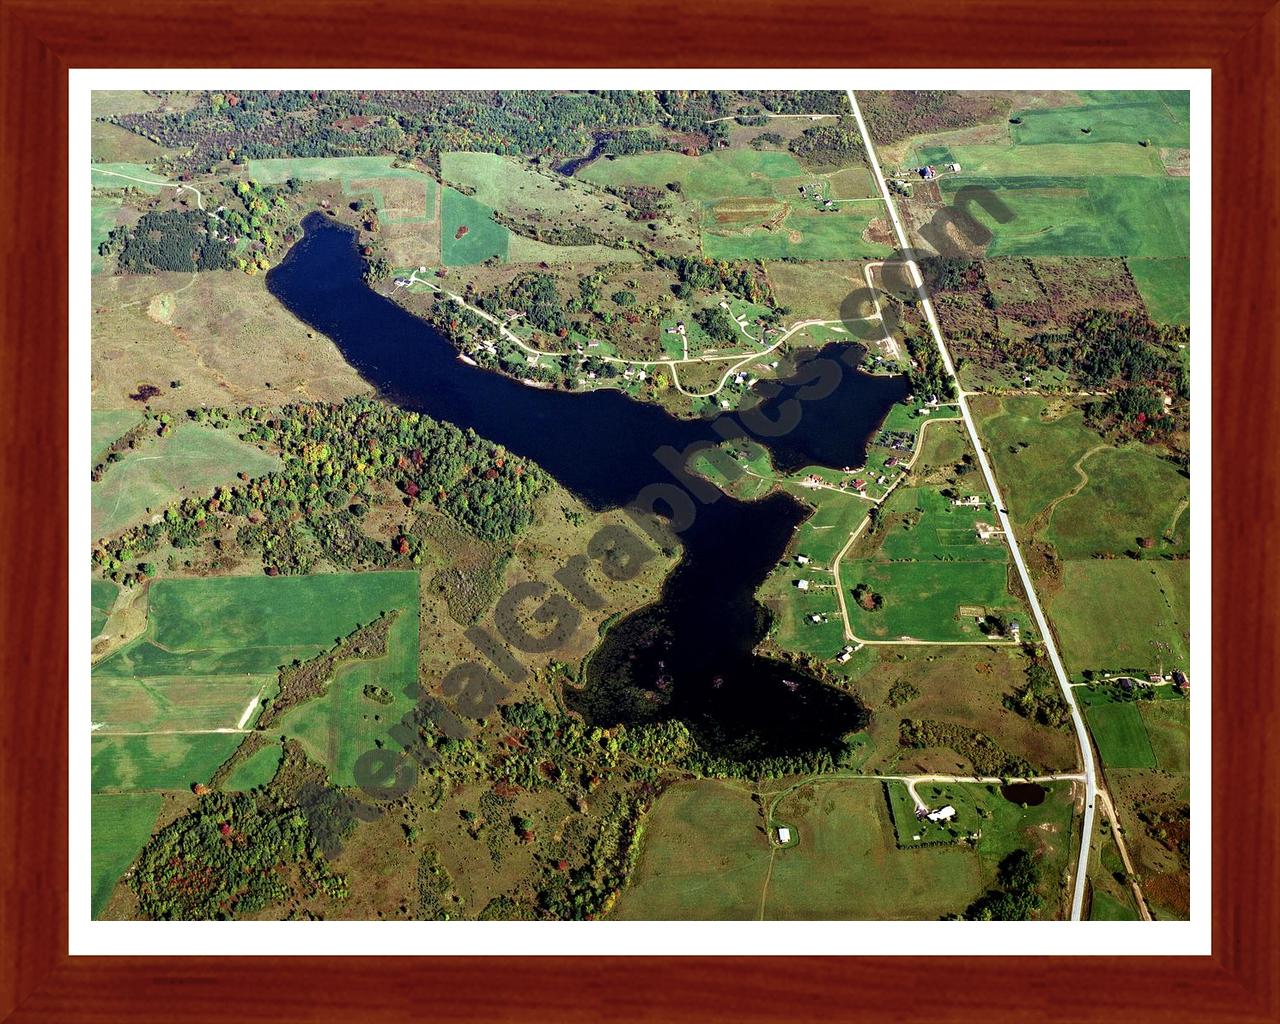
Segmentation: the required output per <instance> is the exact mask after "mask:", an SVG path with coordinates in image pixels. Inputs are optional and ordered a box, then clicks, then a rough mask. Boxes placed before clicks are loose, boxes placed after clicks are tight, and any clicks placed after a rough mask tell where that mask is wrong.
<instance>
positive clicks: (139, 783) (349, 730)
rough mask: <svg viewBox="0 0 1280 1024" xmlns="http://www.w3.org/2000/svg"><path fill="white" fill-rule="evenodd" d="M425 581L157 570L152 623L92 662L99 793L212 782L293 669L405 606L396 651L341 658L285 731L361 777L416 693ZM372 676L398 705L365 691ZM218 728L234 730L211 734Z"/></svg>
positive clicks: (338, 769) (405, 576)
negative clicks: (361, 757)
mask: <svg viewBox="0 0 1280 1024" xmlns="http://www.w3.org/2000/svg"><path fill="white" fill-rule="evenodd" d="M417 592H418V576H417V574H416V573H412V572H377V573H343V574H330V575H319V576H300V577H276V578H271V577H266V576H242V577H222V578H208V579H172V580H157V581H155V582H154V583H152V584H151V588H150V609H149V613H148V622H147V629H146V632H145V633H144V634H143V635H142V636H140V637H139V638H137V639H136V640H134V641H132V642H131V643H130V644H128V645H126V646H125V647H123V648H121V649H120V650H119V651H117V652H115V653H114V654H112V655H111V656H109V657H108V658H106V659H104V660H103V661H102V662H100V663H99V664H98V665H97V666H95V669H94V685H93V718H94V721H95V723H98V725H99V728H98V730H97V731H96V732H95V734H94V777H95V790H102V789H111V790H117V789H121V790H140V789H178V788H184V787H186V786H188V785H190V784H191V783H192V782H197V781H208V777H209V775H210V774H212V772H213V770H214V769H215V768H216V767H217V766H218V765H219V764H221V763H222V761H224V760H225V759H226V758H227V757H228V756H229V755H230V753H231V751H232V750H234V749H235V748H236V746H238V745H239V743H240V740H241V738H242V733H241V732H238V731H236V730H243V729H246V728H252V726H253V723H254V721H256V718H257V715H256V708H257V706H258V704H259V702H260V700H261V699H262V698H264V697H270V696H272V694H273V693H274V690H275V679H276V674H277V671H278V669H279V668H280V667H281V666H283V665H287V664H289V663H291V662H292V661H294V660H295V659H296V660H299V661H303V660H306V659H308V658H311V657H314V656H315V655H317V654H321V653H323V652H325V651H327V650H329V649H330V648H332V647H333V646H334V645H335V643H336V642H337V641H338V640H339V639H340V638H341V637H344V636H346V635H347V634H349V633H351V632H352V631H353V630H354V629H356V628H357V627H358V626H361V625H365V624H367V623H369V622H372V621H373V620H374V619H376V618H377V617H378V616H379V615H380V614H381V613H382V612H384V611H392V610H396V609H398V610H400V615H399V616H398V617H397V619H396V622H395V625H394V626H393V628H392V630H391V634H390V638H389V639H390V653H389V654H388V656H387V657H385V658H382V659H375V660H370V661H359V662H353V663H350V664H345V665H341V664H340V666H339V668H338V671H337V673H336V676H335V678H334V680H333V682H331V683H330V684H329V690H328V693H327V694H326V696H325V697H323V698H320V699H314V700H311V701H309V702H307V703H304V704H302V705H299V706H298V707H297V708H296V709H295V710H294V711H292V712H290V713H289V714H287V715H286V716H285V717H284V719H283V720H282V721H281V722H278V723H277V726H276V728H275V730H273V731H274V732H279V733H283V734H292V733H293V732H295V731H296V733H297V735H298V737H299V738H300V739H301V740H302V741H303V743H304V744H305V745H306V746H307V747H308V749H309V750H310V751H311V752H312V754H313V756H314V757H316V759H317V760H319V761H321V762H322V763H325V764H327V765H328V766H329V768H330V770H331V771H333V772H334V773H335V775H336V776H338V777H339V778H343V779H345V780H346V781H345V782H344V783H343V784H350V775H349V773H350V767H351V764H352V763H353V761H354V758H355V757H356V756H358V754H359V753H362V752H363V750H364V749H365V746H364V745H365V744H367V746H368V748H369V749H372V746H373V738H372V737H373V736H374V735H375V734H383V733H385V728H386V727H387V726H388V725H389V723H390V721H392V720H393V719H392V717H391V716H394V717H395V719H398V718H399V716H400V715H401V714H403V713H404V710H406V708H407V705H408V704H411V703H412V700H411V699H410V698H409V697H407V696H405V690H406V689H407V687H408V683H409V682H411V681H413V680H414V679H416V665H417V651H418V642H417V638H418V615H417V608H418V598H417ZM370 684H371V685H377V686H381V687H383V688H384V689H386V690H388V691H389V692H390V693H391V694H392V695H393V696H394V697H395V702H394V703H392V704H390V705H382V704H376V703H374V702H373V701H371V700H369V699H368V698H366V697H365V696H364V694H363V688H364V686H365V685H370ZM366 705H367V706H366ZM375 715H376V716H379V717H378V718H377V719H375V718H374V716H375ZM210 729H224V730H231V731H229V732H205V731H201V730H210Z"/></svg>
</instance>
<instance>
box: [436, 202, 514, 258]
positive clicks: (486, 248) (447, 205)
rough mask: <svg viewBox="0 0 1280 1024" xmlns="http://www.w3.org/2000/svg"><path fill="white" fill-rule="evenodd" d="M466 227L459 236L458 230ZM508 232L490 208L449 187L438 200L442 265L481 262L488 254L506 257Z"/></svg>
mask: <svg viewBox="0 0 1280 1024" xmlns="http://www.w3.org/2000/svg"><path fill="white" fill-rule="evenodd" d="M463 228H466V231H464V232H463V233H462V235H461V237H459V235H458V232H460V231H462V229H463ZM510 234H511V233H510V232H509V231H508V230H507V229H506V228H505V227H503V226H502V225H501V224H499V223H498V222H497V221H495V220H494V219H493V210H492V209H491V208H490V207H488V206H485V205H484V204H483V203H481V202H479V201H477V200H475V199H472V198H471V197H470V196H467V195H463V194H462V193H461V192H456V191H454V190H453V189H451V188H446V189H445V190H444V197H443V199H442V200H441V203H440V250H441V258H442V259H443V261H444V263H445V265H446V266H449V267H461V266H469V265H471V264H474V263H483V262H484V261H485V260H487V259H490V258H492V257H497V258H498V259H500V260H506V258H507V245H508V239H509V237H510Z"/></svg>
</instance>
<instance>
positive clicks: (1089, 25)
mask: <svg viewBox="0 0 1280 1024" xmlns="http://www.w3.org/2000/svg"><path fill="white" fill-rule="evenodd" d="M0 53H3V58H4V69H5V79H6V85H5V89H4V92H3V100H2V101H0V102H2V103H3V108H4V115H3V116H4V121H3V124H4V128H3V136H2V138H3V143H2V150H3V152H2V154H0V218H3V224H4V230H3V238H4V239H5V249H6V253H7V257H8V258H7V260H6V266H5V274H4V295H3V300H2V301H0V312H2V314H3V320H4V344H3V346H2V347H0V388H3V396H4V400H3V403H2V408H3V413H2V415H3V418H4V433H3V436H4V438H5V440H6V442H7V443H6V450H5V452H4V455H3V457H2V458H0V480H2V481H3V488H2V490H0V523H2V524H3V537H4V541H5V545H4V559H3V563H2V564H3V580H4V586H3V602H4V603H3V609H2V611H0V622H2V623H3V625H2V627H0V628H2V629H3V633H2V634H0V636H3V642H2V643H0V665H2V669H0V687H2V688H3V696H4V701H3V707H4V714H3V725H0V729H2V730H3V740H2V742H0V800H2V802H3V816H2V817H0V850H2V851H3V866H4V872H3V878H4V881H3V885H2V886H0V928H2V929H3V939H2V940H0V1019H3V1020H12V1021H51V1020H56V1021H76V1020H101V1021H118V1020H128V1021H132V1022H134V1024H143V1022H147V1021H166V1022H167V1021H172V1020H175V1019H181V1020H184V1021H202V1020H210V1021H212V1020H219V1021H226V1020H236V1021H256V1020H262V1021H268V1020H271V1021H279V1020H290V1021H302V1020H330V1019H342V1018H345V1019H349V1020H360V1021H377V1020H386V1021H392V1020H396V1021H398V1020H404V1019H413V1018H421V1017H429V1018H440V1019H448V1020H517V1019H520V1020H529V1019H546V1020H554V1021H558V1022H566V1024H567V1022H571V1021H600V1020H654V1021H664V1022H665V1021H678V1020H724V1021H735V1022H743V1021H748V1020H757V1019H760V1020H763V1019H777V1018H779V1017H782V1018H788V1019H792V1020H810V1019H819V1018H821V1019H847V1018H849V1017H855V1018H856V1019H858V1020H882V1019H883V1020H904V1019H927V1020H931V1021H962V1020H966V1021H967V1020H972V1019H974V1018H980V1019H983V1020H1008V1021H1018V1022H1025V1021H1035V1020H1072V1021H1111V1020H1116V1021H1120V1020H1123V1021H1141V1020H1153V1019H1159V1020H1163V1021H1166V1022H1168V1024H1174V1022H1178V1021H1195V1022H1201V1021H1211V1020H1223V1021H1227V1020H1230V1021H1240V1022H1244V1021H1274V1020H1280V957H1278V956H1277V955H1276V932H1277V924H1278V923H1280V913H1278V911H1280V890H1278V889H1277V885H1276V882H1277V873H1278V872H1280V830H1278V829H1277V828H1276V826H1275V824H1274V817H1273V812H1272V808H1271V803H1272V801H1273V799H1274V797H1273V794H1272V793H1270V792H1269V788H1268V786H1267V783H1268V781H1269V776H1270V773H1271V762H1270V759H1269V758H1268V757H1267V754H1268V753H1269V752H1270V750H1271V749H1272V744H1271V738H1272V736H1273V730H1274V729H1275V728H1276V726H1277V724H1278V723H1277V698H1276V695H1275V692H1274V689H1273V687H1274V679H1275V675H1276V654H1277V646H1278V643H1277V641H1278V639H1280V624H1277V621H1276V613H1275V612H1276V588H1277V584H1276V577H1275V574H1274V572H1273V570H1272V566H1273V564H1274V561H1275V558H1274V555H1275V552H1276V548H1277V541H1276V534H1275V509H1276V504H1277V498H1276V496H1277V493H1278V491H1280V481H1278V480H1277V463H1278V459H1277V456H1276V454H1275V453H1274V450H1273V449H1270V448H1269V447H1266V446H1265V445H1266V442H1267V441H1269V440H1270V439H1271V438H1272V437H1274V436H1275V435H1274V434H1273V433H1272V429H1273V428H1276V429H1277V430H1280V423H1277V419H1278V417H1280V403H1277V401H1276V398H1275V394H1276V391H1275V389H1277V388H1280V379H1278V378H1280V357H1277V355H1276V350H1275V346H1274V340H1275V334H1276V331H1275V326H1274V325H1275V322H1276V316H1277V309H1276V291H1277V280H1278V277H1280V269H1278V267H1277V261H1276V245H1275V241H1274V238H1273V237H1272V236H1271V235H1270V234H1269V232H1273V231H1274V229H1275V226H1276V224H1277V223H1278V222H1280V209H1278V207H1277V199H1278V197H1280V153H1278V152H1277V148H1278V147H1277V139H1276V132H1277V129H1280V117H1278V116H1277V114H1278V111H1280V7H1278V6H1269V4H1268V3H1267V2H1234V0H1222V2H1218V3H1214V4H1198V3H1185V4H1177V5H1152V4H1145V3H1144V4H1127V5H1115V4H1110V3H1102V2H1098V0H1084V2H1081V0H1076V2H1074V3H1064V2H1062V0H1049V2H1042V3H1035V4H1033V3H1029V2H1027V0H995V2H987V3H984V2H979V0H959V2H954V3H952V4H950V5H937V6H933V7H928V8H923V9H922V8H920V7H919V6H918V5H917V6H910V5H906V4H901V3H899V4H894V5H890V6H886V5H876V4H869V3H863V2H857V0H855V2H852V3H840V4H833V3H822V2H803V3H800V2H798V3H793V4H783V3H778V2H769V3H763V4H757V5H751V6H747V5H743V6H742V7H740V8H734V9H732V10H730V9H726V8H723V7H715V6H714V5H703V6H696V5H695V6H689V5H685V4H676V3H670V2H666V0H663V2H658V3H653V4H646V5H636V6H634V7H633V6H630V5H626V4H618V3H604V4H585V3H576V2H572V0H570V2H566V0H545V2H541V3H535V2H525V3H521V2H517V0H499V2H491V3H484V4H477V5H461V6H456V5H449V6H446V5H443V4H430V5H420V6H417V7H414V8H406V9H398V8H389V7H386V6H382V5H374V4H370V3H367V2H365V0H352V2H346V3H339V2H333V0H311V2H308V3H300V2H298V0H278V2H276V3H273V4H268V5H262V6H255V7H253V8H236V7H231V6H227V5H219V4H200V5H195V4H190V5H188V4H182V3H160V2H157V0H133V2H130V3H123V2H120V0H100V2H96V3H88V2H85V0H69V2H61V3H59V2H54V0H25V2H23V0H0ZM463 62H466V63H468V64H472V65H481V66H491V67H522V66H528V67H538V66H543V67H545V66H564V67H606V66H620V67H626V66H633V67H636V66H650V67H651V66H654V65H655V64H657V65H665V66H672V67H707V66H720V67H756V66H764V67H769V66H775V67H776V66H802V67H850V66H859V65H876V66H882V67H895V66H896V67H910V66H920V67H945V66H948V65H964V66H971V67H1002V66H1009V67H1034V66H1041V67H1053V66H1059V67H1079V66H1082V65H1094V66H1107V67H1134V66H1137V67H1188V68H1190V67H1208V68H1211V69H1212V71H1213V81H1212V89H1213V144H1214V145H1213V151H1214V159H1213V171H1214V179H1215V182H1216V183H1217V188H1216V190H1215V194H1214V200H1213V271H1214V305H1215V313H1216V316H1215V323H1214V338H1213V342H1214V355H1213V413H1212V416H1213V420H1212V422H1213V433H1214V439H1215V447H1216V449H1217V456H1218V458H1217V460H1216V463H1217V465H1216V469H1215V471H1214V474H1213V480H1212V483H1213V495H1214V501H1213V513H1212V514H1213V525H1214V533H1215V534H1216V536H1217V539H1218V544H1217V548H1216V550H1215V551H1214V560H1213V588H1212V589H1213V595H1212V596H1213V603H1214V608H1215V612H1216V614H1215V616H1214V636H1213V641H1214V644H1213V668H1214V676H1215V678H1216V680H1217V681H1218V686H1217V687H1216V693H1215V700H1214V708H1213V738H1214V748H1213V770H1214V775H1215V777H1216V778H1218V779H1220V780H1221V784H1220V785H1219V786H1218V788H1217V791H1216V793H1215V798H1214V799H1215V806H1214V821H1215V824H1216V827H1215V829H1214V835H1213V865H1212V873H1213V907H1212V920H1213V952H1212V955H1211V956H1207V957H1185V958H1152V957H1143V956H1133V957H1102V958H1086V959H1077V958H1049V957H1043V958H1035V957H1027V958H1020V959H1019V960H1018V961H1017V962H1016V963H1012V964H1011V963H1009V962H1007V961H1006V960H1001V959H998V958H983V957H981V956H965V957H963V958H956V959H947V960H945V961H942V962H937V963H929V962H921V960H920V959H918V958H876V957H873V956H852V957H830V958H778V959H771V960H767V961H762V960H759V959H744V958H717V957H713V956H708V957H697V958H662V957H657V956H652V957H643V958H626V959H623V958H571V957H536V956H531V957H501V958H482V957H469V958H439V959H411V958H408V957H403V958H391V957H379V958H373V957H341V958H318V957H317V958H311V957H308V958H271V957H263V958H251V957H239V958H237V957H219V958H209V957H199V958H185V959H184V958H147V957H123V956H122V957H72V956H69V955H68V952H67V918H68V908H67V820H66V816H65V813H64V810H65V807H66V804H67V795H68V790H67V770H66V764H67V736H68V728H67V714H68V704H67V687H66V681H67V673H68V653H67V640H68V638H67V578H66V572H65V566H66V564H67V544H68V537H67V528H66V518H65V514H64V513H65V509H66V507H67V500H68V483H67V474H66V473H64V469H65V468H66V464H67V451H68V438H67V427H66V423H67V401H68V396H67V379H68V350H67V329H68V311H67V266H68V260H67V249H66V245H67V227H68V225H67V149H66V146H67V132H66V127H67V125H66V120H67V95H68V93H67V88H68V83H67V73H68V69H70V68H76V67H148V66H170V67H200V66H210V67H218V66H226V65H229V64H234V65H237V66H243V67H272V66H298V67H324V66H332V67H341V66H345V67H381V66H420V67H432V66H434V67H443V66H451V65H458V64H461V63H463ZM1259 439H1262V443H1259ZM1202 870H1203V869H1202ZM673 927H678V925H676V926H673ZM1046 927H1069V926H1066V925H1053V926H1046ZM1142 935H1143V932H1142V928H1141V927H1135V928H1134V930H1133V942H1134V944H1135V951H1140V949H1141V943H1142V941H1143V938H1142ZM966 941H967V938H966ZM531 944H532V945H533V949H534V951H536V943H535V941H534V939H533V936H532V935H531ZM709 952H711V951H709ZM778 952H785V951H784V950H779V951H778ZM842 952H843V951H842ZM853 952H859V953H860V952H864V951H853ZM865 952H867V953H874V950H866V951H865ZM957 952H958V953H981V952H982V950H981V949H973V948H971V947H970V948H963V949H961V948H958V949H957ZM931 976H932V977H937V978H945V979H947V983H946V984H945V985H943V986H942V989H943V991H942V994H940V995H937V996H934V995H931V994H925V993H922V992H921V991H920V990H921V981H922V978H925V977H931Z"/></svg>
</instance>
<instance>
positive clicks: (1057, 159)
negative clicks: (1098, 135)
mask: <svg viewBox="0 0 1280 1024" xmlns="http://www.w3.org/2000/svg"><path fill="white" fill-rule="evenodd" d="M911 163H912V165H913V166H921V165H924V164H933V165H934V166H935V167H945V166H946V165H947V164H950V163H958V164H960V167H961V172H960V174H959V175H958V176H956V177H954V178H952V177H944V178H943V179H942V180H943V181H949V182H951V183H953V184H955V185H959V184H962V183H963V182H964V181H966V180H967V179H968V178H969V177H970V176H990V177H997V178H1003V177H1027V176H1037V175H1055V176H1063V177H1065V176H1075V177H1094V176H1101V175H1135V174H1136V175H1153V176H1158V177H1163V176H1164V173H1165V170H1164V164H1162V163H1161V162H1160V153H1159V151H1158V149H1157V148H1156V147H1154V146H1139V145H1138V144H1137V142H1136V141H1134V142H1131V143H1124V142H1106V143H1099V144H1095V145H1092V146H1077V145H1075V144H1073V143H1046V144H1044V145H1039V146H1019V145H1013V146H1010V145H1007V144H1006V145H998V144H990V145H978V146H966V145H949V146H948V145H922V146H920V147H919V148H918V149H917V150H916V152H915V155H914V157H913V159H912V161H911Z"/></svg>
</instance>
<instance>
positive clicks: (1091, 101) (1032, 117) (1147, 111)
mask: <svg viewBox="0 0 1280 1024" xmlns="http://www.w3.org/2000/svg"><path fill="white" fill-rule="evenodd" d="M1080 97H1081V99H1083V100H1085V101H1086V102H1085V103H1084V104H1083V105H1081V106H1076V107H1047V108H1043V109H1038V110H1019V111H1017V117H1019V118H1020V119H1021V120H1022V123H1021V124H1018V125H1013V126H1012V130H1013V139H1014V141H1015V142H1016V143H1018V144H1019V145H1039V144H1045V143H1055V142H1070V143H1071V144H1073V145H1078V144H1087V145H1089V146H1096V145H1098V144H1099V143H1115V142H1123V143H1137V142H1140V141H1142V140H1143V139H1149V140H1150V141H1151V143H1152V145H1153V146H1170V147H1185V146H1188V145H1190V141H1191V97H1190V94H1189V93H1187V92H1185V91H1169V92H1159V91H1155V90H1150V91H1148V90H1132V91H1116V92H1082V93H1080ZM1082 128H1088V129H1089V133H1088V134H1087V135H1086V134H1085V133H1084V132H1083V131H1081V129H1082Z"/></svg>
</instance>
